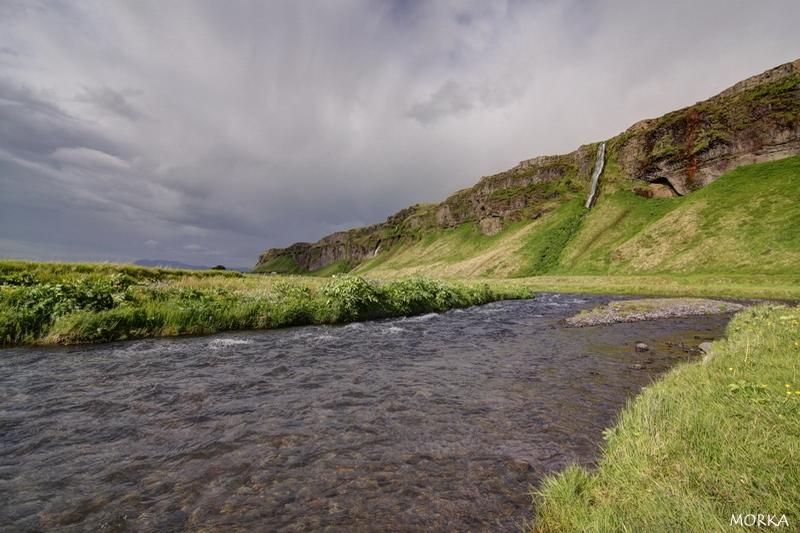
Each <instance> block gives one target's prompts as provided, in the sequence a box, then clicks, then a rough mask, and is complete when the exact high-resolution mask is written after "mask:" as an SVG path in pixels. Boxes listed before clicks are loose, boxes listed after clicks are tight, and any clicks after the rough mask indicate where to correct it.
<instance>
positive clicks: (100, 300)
mask: <svg viewBox="0 0 800 533" xmlns="http://www.w3.org/2000/svg"><path fill="white" fill-rule="evenodd" d="M533 297H534V294H533V292H532V291H531V290H530V289H528V288H527V287H525V286H523V285H519V284H507V283H503V284H497V283H493V284H490V283H485V282H446V281H441V280H434V279H430V278H424V277H412V278H407V279H403V280H392V281H389V280H386V281H378V280H367V279H364V278H360V277H357V276H341V277H337V278H326V279H323V278H295V277H281V276H258V275H244V274H240V273H238V272H229V271H183V270H172V269H160V268H146V267H138V266H133V265H114V264H88V263H84V264H75V263H37V262H24V261H7V260H5V261H0V346H12V345H20V344H74V343H83V342H108V341H115V340H126V339H134V338H144V337H165V336H174V335H186V334H201V333H216V332H221V331H231V330H245V329H269V328H279V327H286V326H299V325H307V324H335V323H345V322H354V321H360V320H367V319H373V318H385V317H392V316H407V315H416V314H422V313H430V312H441V311H446V310H448V309H453V308H463V307H470V306H473V305H480V304H485V303H488V302H492V301H497V300H506V299H519V298H533Z"/></svg>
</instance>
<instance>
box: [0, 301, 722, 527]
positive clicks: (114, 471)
mask: <svg viewBox="0 0 800 533" xmlns="http://www.w3.org/2000/svg"><path fill="white" fill-rule="evenodd" d="M610 299H612V297H607V296H606V297H603V296H578V295H558V294H543V295H540V297H539V298H537V299H535V300H525V301H511V302H497V303H493V304H489V305H485V306H481V307H475V308H471V309H467V310H455V311H450V312H447V313H443V314H430V315H424V316H419V317H413V318H401V319H391V320H380V321H374V322H367V323H358V324H350V325H346V326H312V327H302V328H294V329H285V330H274V331H257V332H241V333H234V334H225V335H215V336H205V337H191V338H185V337H184V338H175V339H155V340H142V341H133V342H123V343H112V344H104V345H97V346H79V347H63V348H15V349H8V350H3V351H1V352H0V435H1V438H2V441H1V442H0V531H2V532H22V531H68V532H72V531H76V532H77V531H142V532H145V531H146V532H151V531H152V532H168V531H248V532H260V531H264V532H266V531H286V532H288V531H342V532H358V531H376V532H377V531H381V532H389V531H398V532H399V531H459V532H463V531H517V530H518V529H517V528H518V526H519V525H520V524H521V523H522V522H523V521H524V520H526V519H528V518H530V516H531V499H530V496H529V495H528V492H529V491H530V490H531V486H536V483H537V482H538V481H539V480H540V479H541V477H542V475H544V474H546V473H547V472H550V471H552V470H553V469H558V468H561V467H563V466H564V465H565V464H566V463H568V462H577V463H581V464H591V463H592V462H593V461H594V460H596V459H597V457H598V453H599V448H598V445H599V443H600V442H601V441H602V437H601V435H602V431H603V429H604V428H606V427H608V426H609V425H611V424H613V422H614V419H615V415H616V414H617V413H618V412H619V410H620V409H621V408H622V407H623V406H624V404H625V402H626V400H627V399H628V398H630V397H631V396H633V395H635V394H636V393H637V392H639V391H640V390H641V387H643V386H646V385H647V384H648V383H649V382H651V381H652V380H653V379H654V378H655V377H657V376H658V375H660V374H662V373H663V372H664V371H665V370H666V369H668V368H669V367H670V366H672V365H674V364H675V363H676V362H677V361H680V360H685V359H687V358H690V357H694V356H689V355H687V353H686V352H685V351H684V350H682V349H680V348H678V347H675V346H671V344H672V343H676V342H681V341H682V342H684V343H685V344H686V346H697V345H698V344H699V343H700V342H702V341H703V340H708V339H713V338H718V337H720V336H721V335H722V334H723V330H724V326H725V324H726V323H727V320H728V318H729V317H713V318H694V319H686V320H678V319H672V320H660V321H653V322H646V323H638V324H619V325H615V326H599V327H591V328H580V329H560V328H554V327H553V326H554V325H555V324H556V323H557V321H558V320H560V319H563V318H566V317H567V316H571V315H573V314H575V313H577V312H579V311H580V310H582V309H588V308H592V307H595V306H596V305H598V304H599V303H604V302H607V301H608V300H610ZM636 342H645V343H647V344H649V345H650V346H651V348H652V350H651V351H650V352H647V353H644V354H641V353H636V352H635V351H634V344H635V343H636Z"/></svg>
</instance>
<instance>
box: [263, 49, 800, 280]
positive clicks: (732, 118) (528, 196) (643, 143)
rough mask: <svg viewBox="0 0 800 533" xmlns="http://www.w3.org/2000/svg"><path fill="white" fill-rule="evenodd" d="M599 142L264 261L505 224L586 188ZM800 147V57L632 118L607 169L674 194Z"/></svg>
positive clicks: (303, 260) (359, 252) (312, 263)
mask: <svg viewBox="0 0 800 533" xmlns="http://www.w3.org/2000/svg"><path fill="white" fill-rule="evenodd" d="M596 151H597V144H591V145H585V146H581V147H580V148H578V149H577V150H575V151H574V152H571V153H569V154H566V155H557V156H541V157H536V158H533V159H528V160H526V161H522V162H520V163H519V164H518V165H517V166H515V167H514V168H512V169H510V170H507V171H505V172H502V173H500V174H496V175H494V176H487V177H484V178H481V180H480V181H479V182H478V183H477V184H476V185H475V186H474V187H471V188H469V189H464V190H462V191H459V192H457V193H455V194H453V195H452V196H450V197H449V198H448V199H446V200H445V201H444V202H442V203H441V204H438V205H416V206H412V207H409V208H406V209H404V210H402V211H400V212H399V213H396V214H395V215H392V216H390V217H389V218H388V219H387V221H386V222H384V223H382V224H375V225H372V226H368V227H365V228H356V229H353V230H349V231H343V232H338V233H334V234H333V235H329V236H327V237H324V238H323V239H321V240H320V241H319V242H317V243H313V244H311V243H296V244H293V245H292V246H290V247H288V248H274V249H271V250H268V251H267V252H265V253H264V254H262V255H261V257H259V261H258V264H257V265H256V270H257V271H259V270H264V268H263V267H264V266H266V265H267V264H269V263H270V262H271V261H274V260H275V259H277V258H280V257H288V258H291V259H292V260H294V262H295V263H297V265H298V266H299V267H301V268H303V269H306V270H315V269H318V268H322V267H324V266H327V265H330V264H331V263H333V262H335V261H340V260H348V261H349V262H350V264H351V266H355V265H356V264H357V263H359V262H361V261H363V260H364V259H368V258H371V257H373V256H374V255H375V253H376V250H379V247H380V249H383V250H388V249H389V248H390V247H391V246H392V245H393V244H395V243H396V242H398V241H400V240H403V239H408V238H414V237H415V236H418V235H419V234H420V233H421V232H423V231H425V230H429V229H433V228H454V227H457V226H459V225H461V224H464V223H467V222H472V223H474V224H475V225H476V228H478V230H480V231H481V232H483V233H485V234H488V235H491V234H494V233H497V232H499V231H502V229H503V227H504V225H505V224H507V223H509V222H516V221H521V220H525V219H534V218H537V217H538V216H540V215H541V214H542V213H544V212H547V211H548V210H551V209H555V208H556V207H557V206H558V205H560V204H561V203H563V202H564V201H565V200H568V199H570V198H573V197H576V196H580V195H584V196H585V195H586V194H588V183H589V177H590V173H591V171H592V168H593V166H594V162H595V154H596ZM797 154H800V59H798V60H797V61H794V62H792V63H787V64H785V65H781V66H779V67H777V68H774V69H771V70H768V71H767V72H764V73H763V74H760V75H757V76H753V77H751V78H748V79H746V80H744V81H741V82H739V83H737V84H736V85H734V86H733V87H730V88H729V89H726V90H725V91H723V92H722V93H720V94H719V95H717V96H715V97H713V98H710V99H708V100H705V101H703V102H698V103H697V104H695V105H693V106H690V107H687V108H684V109H681V110H679V111H674V112H672V113H669V114H667V115H665V116H663V117H661V118H657V119H650V120H643V121H641V122H638V123H636V124H634V125H633V126H631V128H629V129H628V130H627V131H625V132H624V133H622V134H620V135H618V136H616V137H614V138H612V139H610V140H608V141H607V158H608V160H609V162H614V163H615V167H614V170H610V169H609V170H608V171H607V173H609V174H611V175H610V176H609V177H608V179H612V178H614V179H617V180H620V181H623V180H626V181H628V182H639V183H641V186H639V187H633V188H634V189H635V190H637V192H639V193H640V194H643V195H645V196H650V197H668V196H671V195H674V194H680V195H684V194H688V193H690V192H692V191H694V190H697V189H699V188H702V187H704V186H706V185H708V184H709V183H711V182H712V181H714V180H715V179H717V178H718V177H719V176H721V175H722V174H724V173H726V172H729V171H730V170H733V169H735V168H737V167H739V166H742V165H748V164H752V163H759V162H764V161H770V160H775V159H781V158H784V157H789V156H792V155H797ZM614 173H616V176H614V175H613V174H614ZM604 179H606V178H605V177H601V182H602V181H603V180H604ZM600 201H602V199H601V200H600ZM260 267H261V268H260Z"/></svg>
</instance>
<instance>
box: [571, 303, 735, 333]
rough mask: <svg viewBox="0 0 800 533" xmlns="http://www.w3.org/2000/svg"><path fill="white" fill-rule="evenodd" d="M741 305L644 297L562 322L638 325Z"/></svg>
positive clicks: (712, 313)
mask: <svg viewBox="0 0 800 533" xmlns="http://www.w3.org/2000/svg"><path fill="white" fill-rule="evenodd" d="M744 307H745V306H744V305H742V304H738V303H732V302H723V301H721V300H708V299H705V298H648V299H642V300H620V301H615V302H609V303H608V304H605V305H601V306H600V307H598V308H596V309H593V310H591V311H583V312H581V313H580V314H578V315H575V316H574V317H572V318H567V319H566V320H564V324H563V325H564V326H566V327H582V326H600V325H606V324H616V323H618V322H640V321H643V320H655V319H658V318H684V317H690V316H698V315H714V314H723V313H735V312H737V311H741V310H742V309H744Z"/></svg>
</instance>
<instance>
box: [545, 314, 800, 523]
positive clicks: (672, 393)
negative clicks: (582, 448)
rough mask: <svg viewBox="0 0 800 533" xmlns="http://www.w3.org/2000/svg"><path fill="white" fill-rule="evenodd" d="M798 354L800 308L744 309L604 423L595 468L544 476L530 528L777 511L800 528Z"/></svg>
mask: <svg viewBox="0 0 800 533" xmlns="http://www.w3.org/2000/svg"><path fill="white" fill-rule="evenodd" d="M798 363H800V307H793V308H791V307H785V306H767V305H762V306H757V307H755V308H752V309H747V310H745V311H742V312H740V313H739V314H737V315H736V316H735V317H734V318H733V320H732V321H731V323H730V324H729V326H728V333H727V338H726V339H725V340H722V341H717V342H715V343H714V344H713V348H712V350H711V352H710V353H709V354H708V355H706V357H705V358H704V359H703V361H702V362H698V363H690V364H685V365H682V366H679V367H677V368H676V369H675V370H673V371H672V372H670V373H669V374H668V375H667V376H666V377H665V378H664V379H662V380H661V381H659V382H657V383H655V384H654V385H652V386H650V387H648V388H647V389H646V390H645V391H644V392H643V393H642V394H641V395H639V396H638V397H637V398H636V399H634V400H633V401H632V402H631V403H630V404H629V405H628V407H627V408H626V409H625V410H624V411H623V412H622V413H621V415H620V417H619V420H618V423H617V424H616V425H615V426H614V427H613V428H610V429H608V430H607V431H606V432H605V438H606V442H605V444H604V456H603V459H602V460H601V462H600V464H599V466H598V468H597V469H596V470H594V471H589V470H586V469H583V468H579V467H574V466H573V467H568V468H567V469H566V470H565V471H563V472H562V473H560V474H558V475H555V476H552V477H549V478H547V479H545V480H544V481H543V483H542V484H541V486H540V490H539V491H538V492H537V493H536V494H535V496H534V504H535V508H536V521H535V523H533V524H531V525H530V531H534V532H540V533H543V532H556V531H558V532H568V531H598V532H600V531H649V532H662V531H663V532H673V531H721V530H724V529H727V528H729V527H730V526H732V525H738V524H741V525H744V526H753V525H755V526H758V525H762V526H771V525H774V524H777V523H779V522H780V524H781V525H780V527H787V529H786V530H787V531H789V530H792V531H794V530H796V529H797V528H798V527H800V509H798V507H797V502H798V501H800V447H798V442H800V374H798V366H800V364H798ZM770 517H771V518H770ZM759 520H761V522H759ZM768 520H771V521H772V522H771V524H769V523H768Z"/></svg>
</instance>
